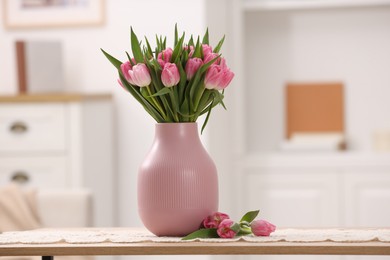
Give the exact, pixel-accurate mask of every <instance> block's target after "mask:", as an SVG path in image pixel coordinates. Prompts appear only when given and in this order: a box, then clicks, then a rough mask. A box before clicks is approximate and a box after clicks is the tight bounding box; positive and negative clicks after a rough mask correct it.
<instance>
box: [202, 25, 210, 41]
mask: <svg viewBox="0 0 390 260" xmlns="http://www.w3.org/2000/svg"><path fill="white" fill-rule="evenodd" d="M202 43H203V44H209V28H207V29H206V33H205V34H204V36H203V40H202Z"/></svg>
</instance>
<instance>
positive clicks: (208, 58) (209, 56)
mask: <svg viewBox="0 0 390 260" xmlns="http://www.w3.org/2000/svg"><path fill="white" fill-rule="evenodd" d="M217 57H218V54H216V53H209V54H207V55H204V58H203V63H205V64H206V63H207V62H209V61H211V60H213V59H215V58H217ZM220 61H221V58H218V59H216V60H215V61H214V63H213V64H219V63H220Z"/></svg>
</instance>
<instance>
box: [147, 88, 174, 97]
mask: <svg viewBox="0 0 390 260" xmlns="http://www.w3.org/2000/svg"><path fill="white" fill-rule="evenodd" d="M170 91H171V90H170V89H169V88H162V89H160V90H159V91H158V92H157V93H155V94H153V95H151V96H149V97H158V96H163V95H165V94H168V93H169V92H170Z"/></svg>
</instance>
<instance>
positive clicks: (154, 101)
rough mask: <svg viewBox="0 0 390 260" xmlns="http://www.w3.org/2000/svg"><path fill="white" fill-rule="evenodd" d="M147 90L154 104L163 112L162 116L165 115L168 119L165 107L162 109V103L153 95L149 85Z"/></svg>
mask: <svg viewBox="0 0 390 260" xmlns="http://www.w3.org/2000/svg"><path fill="white" fill-rule="evenodd" d="M146 90H147V91H148V93H149V96H150V97H151V99H152V101H153V103H154V105H155V106H156V107H157V109H158V110H159V111H160V112H161V115H162V116H163V117H164V119H165V120H166V119H167V115H166V114H165V112H164V109H162V107H161V106H160V104H159V103H158V102H157V100H156V99H155V98H154V97H152V92H151V91H150V88H149V86H146Z"/></svg>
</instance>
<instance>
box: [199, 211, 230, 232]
mask: <svg viewBox="0 0 390 260" xmlns="http://www.w3.org/2000/svg"><path fill="white" fill-rule="evenodd" d="M225 219H229V216H228V215H227V214H225V213H222V212H215V213H214V214H212V215H210V216H208V217H207V218H205V219H204V220H203V226H204V227H205V228H218V226H219V224H220V223H221V222H222V221H223V220H225Z"/></svg>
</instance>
